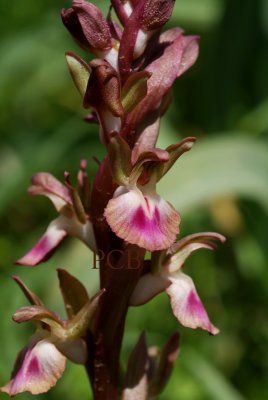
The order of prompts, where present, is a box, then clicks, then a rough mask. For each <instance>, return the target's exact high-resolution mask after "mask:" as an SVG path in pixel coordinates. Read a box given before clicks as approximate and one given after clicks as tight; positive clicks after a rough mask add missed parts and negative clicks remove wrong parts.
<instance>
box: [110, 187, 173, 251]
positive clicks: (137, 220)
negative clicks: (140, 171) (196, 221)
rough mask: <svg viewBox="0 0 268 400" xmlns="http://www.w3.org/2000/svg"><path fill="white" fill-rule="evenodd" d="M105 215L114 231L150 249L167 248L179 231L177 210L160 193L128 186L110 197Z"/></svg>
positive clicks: (133, 242)
mask: <svg viewBox="0 0 268 400" xmlns="http://www.w3.org/2000/svg"><path fill="white" fill-rule="evenodd" d="M104 215H105V217H106V219H107V222H108V224H109V225H110V227H111V229H112V230H113V231H114V233H115V234H116V235H117V236H119V237H120V238H121V239H124V240H125V241H127V242H129V243H132V244H137V245H138V246H140V247H142V248H145V249H147V250H150V251H155V250H162V249H166V248H168V247H169V245H171V244H172V243H173V242H174V241H175V239H176V235H177V233H178V231H179V229H178V225H179V221H180V217H179V214H178V213H177V212H176V210H175V209H174V208H173V207H172V206H171V205H170V204H169V203H168V202H166V201H165V200H163V199H162V198H161V197H160V196H158V195H155V196H154V197H149V196H144V197H143V195H142V193H141V192H140V191H139V190H138V189H136V190H130V191H129V192H127V193H124V194H121V195H119V196H118V197H116V198H113V199H111V200H110V201H109V203H108V205H107V207H106V209H105V212H104Z"/></svg>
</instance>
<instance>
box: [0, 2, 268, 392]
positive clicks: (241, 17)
mask: <svg viewBox="0 0 268 400" xmlns="http://www.w3.org/2000/svg"><path fill="white" fill-rule="evenodd" d="M106 3H107V2H102V6H103V7H104V8H105V6H106V5H107V4H106ZM69 4H70V2H69V1H65V0H61V1H57V2H55V1H52V0H49V1H46V2H41V1H36V0H26V1H24V2H18V1H14V0H11V1H3V2H1V5H0V13H1V16H2V19H1V20H2V21H1V27H0V30H1V39H2V40H1V44H0V54H1V59H0V76H1V80H0V131H1V136H0V144H1V147H0V226H1V232H0V267H1V269H0V287H1V291H0V321H1V322H0V343H1V362H0V384H3V383H5V382H6V381H7V380H8V377H9V371H11V368H12V365H13V362H14V359H15V355H16V353H17V352H18V350H19V349H20V348H22V347H23V346H24V344H25V342H26V340H27V338H28V336H29V334H31V333H32V332H33V330H31V328H30V327H29V326H15V324H14V323H13V322H12V321H11V315H12V313H13V312H14V311H15V310H16V309H18V308H19V307H20V306H22V305H25V301H24V299H23V296H22V294H21V293H19V291H18V289H17V287H16V285H15V284H14V283H13V282H12V280H11V275H12V274H13V273H16V274H18V275H20V276H21V277H22V278H23V279H25V281H26V282H27V284H28V285H29V286H30V287H31V288H32V289H33V290H35V291H36V292H37V293H38V294H39V295H40V297H41V298H43V299H44V301H45V302H46V304H47V305H48V306H49V307H52V308H55V310H56V311H58V312H59V313H60V314H61V315H62V316H64V310H63V305H62V303H60V302H59V300H58V299H59V289H58V287H57V282H56V272H55V268H57V267H62V268H66V269H68V270H69V271H70V272H71V273H73V274H74V275H76V276H77V277H79V278H81V279H82V280H83V282H88V284H87V287H88V288H90V292H91V293H94V288H96V287H97V283H98V273H97V271H96V270H92V269H91V266H92V265H93V261H92V255H91V254H88V251H87V249H86V248H85V247H84V246H83V245H82V244H78V243H77V242H75V241H72V240H69V241H68V242H67V245H64V246H63V247H62V249H61V250H60V251H59V252H58V253H57V254H56V255H55V257H54V258H53V259H52V260H51V261H49V262H48V263H47V265H44V266H40V267H38V269H27V268H22V267H16V268H14V267H13V266H12V262H13V261H14V260H15V259H16V258H18V257H19V256H21V255H22V254H23V253H24V252H25V251H26V250H27V249H28V248H29V247H30V246H31V245H32V244H33V243H34V241H35V240H36V239H37V238H38V235H39V234H40V232H41V231H42V230H43V229H44V227H45V226H46V224H47V223H48V221H49V220H50V219H51V217H53V216H54V213H53V211H52V208H51V206H50V204H49V203H48V202H47V201H46V200H43V199H38V198H29V197H28V196H27V194H26V188H27V186H28V182H29V179H30V176H31V175H32V174H33V173H35V172H38V171H41V170H45V171H49V172H51V173H53V174H55V175H56V176H57V177H59V178H60V177H62V176H63V172H64V170H70V172H71V177H72V176H74V174H75V171H76V170H77V167H78V163H79V159H80V158H87V159H89V160H91V157H92V156H93V155H95V156H97V157H98V158H101V157H102V155H103V154H104V149H103V148H102V146H101V145H99V144H98V138H97V129H96V127H94V126H93V125H87V124H86V123H85V122H83V121H82V118H83V116H84V115H85V113H84V111H83V109H82V106H81V100H80V97H79V94H78V93H76V90H75V88H74V86H73V82H72V81H71V79H70V77H69V73H68V69H67V66H66V64H65V58H64V53H65V51H66V50H70V51H77V49H76V46H75V45H74V44H73V43H72V41H71V38H70V37H69V35H68V33H67V32H65V29H64V28H63V27H62V26H61V22H60V18H59V15H58V14H59V9H60V8H61V7H67V6H68V5H69ZM267 10H268V8H267V1H266V0H255V1H252V0H236V1H232V0H177V2H176V6H175V10H174V17H173V19H172V21H171V25H182V26H183V27H184V28H185V29H186V31H187V32H189V33H197V34H200V35H201V53H200V58H199V60H198V63H197V64H196V66H194V67H193V69H192V70H191V71H190V72H188V73H187V74H186V75H185V76H183V77H182V78H180V79H179V81H178V82H177V84H176V87H175V91H174V98H173V103H172V106H171V108H170V110H169V111H168V113H167V115H166V117H165V119H164V121H163V123H162V130H161V137H160V141H159V146H164V147H165V146H167V145H169V144H170V143H172V142H174V141H178V140H179V139H181V138H182V137H185V136H187V135H196V136H197V137H198V141H197V144H196V145H195V146H194V148H193V149H192V150H191V152H190V153H187V154H186V155H184V156H183V158H182V159H181V160H179V161H178V163H177V164H176V165H175V166H174V167H173V169H172V170H171V171H170V172H169V174H167V175H166V176H165V177H164V179H163V181H162V182H161V184H160V192H161V193H163V194H164V193H165V196H166V197H167V198H168V199H169V200H170V201H171V202H173V203H174V205H175V206H176V207H177V208H178V210H179V211H180V212H181V214H182V234H187V233H193V232H198V231H205V230H216V231H219V232H221V233H223V234H225V235H226V236H227V238H228V240H227V243H226V245H224V246H221V248H220V249H219V250H218V251H217V252H215V254H211V253H209V252H206V251H203V252H201V253H200V254H196V255H193V256H192V258H191V259H190V260H189V262H187V264H186V266H185V268H186V269H187V271H188V272H189V274H190V275H191V276H192V277H193V278H194V279H195V282H196V285H197V288H198V290H199V293H200V295H201V297H202V299H203V301H204V303H205V305H206V307H207V309H208V310H209V314H210V316H211V319H212V320H213V322H214V323H215V324H216V325H217V326H219V327H220V329H221V333H220V334H219V335H218V336H217V337H214V338H212V337H209V336H207V335H205V333H203V332H195V331H194V332H193V331H190V330H187V329H184V328H181V327H178V324H177V322H176V321H175V320H174V318H173V317H172V315H171V313H170V310H169V304H168V301H167V300H166V298H165V296H164V295H163V296H162V295H161V296H159V297H157V298H156V299H154V300H152V301H151V302H150V303H149V304H147V305H145V306H144V307H143V308H137V309H136V308H135V309H131V310H130V313H129V317H128V320H127V334H126V337H125V341H124V351H123V362H124V363H126V358H127V355H128V354H129V351H130V349H131V347H132V345H133V343H134V342H135V340H136V339H137V336H138V333H139V332H140V330H143V329H146V331H147V332H148V342H149V343H150V344H152V345H153V344H158V345H162V344H163V343H164V342H165V340H166V338H167V337H168V335H169V334H170V333H171V332H172V331H174V330H177V329H179V330H180V331H181V332H182V351H181V355H180V357H179V360H178V362H177V364H176V369H175V371H174V374H173V376H172V379H171V381H170V384H169V385H168V387H167V389H166V390H165V392H164V393H163V395H162V399H163V400H173V399H176V400H177V399H181V400H208V399H211V400H214V399H217V400H218V399H219V400H242V399H249V400H258V399H265V398H267V397H268V389H267V383H266V379H267V372H268V346H267V342H268V322H267V302H268V269H267V259H268V247H267V237H268V216H267V211H268V156H267V154H268V142H267V138H268V117H267V115H268V75H267V70H268V52H267V48H268V46H267V38H268V28H267V27H268V11H267ZM78 52H79V51H78ZM79 54H80V55H81V56H83V57H87V56H85V53H84V52H83V51H82V50H81V51H80V52H79ZM219 132H220V133H219ZM89 168H90V174H91V175H93V173H94V172H95V171H96V169H97V166H96V165H95V163H94V161H93V160H92V161H90V163H89ZM88 388H89V385H88V382H87V378H86V376H85V373H84V371H83V369H82V368H81V367H77V366H69V367H68V370H67V372H66V373H65V376H64V378H63V379H62V380H61V381H60V382H59V383H58V385H57V387H56V388H55V389H53V390H52V391H51V392H49V393H48V394H46V395H40V396H37V398H38V399H48V400H54V399H57V398H61V396H62V397H64V398H65V399H66V400H68V399H72V398H83V397H85V398H86V397H87V398H88V395H87V393H88ZM4 397H5V396H4V395H3V398H4ZM28 398H29V395H27V394H26V395H19V396H18V399H21V400H24V399H25V400H26V399H28Z"/></svg>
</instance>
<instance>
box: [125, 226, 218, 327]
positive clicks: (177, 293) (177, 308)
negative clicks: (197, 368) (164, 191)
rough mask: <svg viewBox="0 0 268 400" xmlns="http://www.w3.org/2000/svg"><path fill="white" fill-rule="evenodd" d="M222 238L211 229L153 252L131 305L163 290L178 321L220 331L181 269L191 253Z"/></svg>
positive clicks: (190, 281) (135, 304)
mask: <svg viewBox="0 0 268 400" xmlns="http://www.w3.org/2000/svg"><path fill="white" fill-rule="evenodd" d="M215 240H217V241H219V242H221V243H223V242H224V241H225V238H224V236H222V235H220V234H218V233H214V232H204V233H197V234H193V235H189V236H186V237H185V238H184V239H181V240H179V241H178V242H177V243H175V244H174V245H173V246H171V248H170V249H168V250H166V251H161V252H156V253H153V255H152V259H151V272H149V273H146V274H145V275H143V276H142V277H141V278H140V280H139V281H138V283H137V286H136V288H135V289H134V292H133V294H132V297H131V299H130V305H132V306H138V305H141V304H144V303H146V302H147V301H149V300H150V299H151V298H153V297H154V296H155V295H157V294H158V293H161V292H163V291H166V293H167V294H168V296H169V298H170V302H171V308H172V311H173V314H174V316H175V317H176V318H177V319H178V321H179V322H180V323H181V324H182V325H184V326H186V327H189V328H192V329H196V328H202V329H204V330H206V331H208V332H209V333H211V334H212V335H216V334H217V333H218V332H219V330H218V328H216V327H215V326H214V325H213V324H212V323H211V322H210V320H209V317H208V315H207V312H206V310H205V308H204V306H203V304H202V302H201V300H200V298H199V296H198V294H197V291H196V288H195V285H194V283H193V281H192V279H191V278H190V277H189V276H188V275H186V274H184V273H183V272H182V271H181V269H182V266H183V264H184V262H185V260H186V259H187V258H188V257H189V256H190V254H191V253H192V252H194V251H196V250H198V249H210V250H213V249H214V248H215V247H216V246H215V243H213V242H212V241H215Z"/></svg>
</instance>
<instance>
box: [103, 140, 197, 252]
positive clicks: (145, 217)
mask: <svg viewBox="0 0 268 400" xmlns="http://www.w3.org/2000/svg"><path fill="white" fill-rule="evenodd" d="M194 141H195V138H187V139H185V140H183V141H182V142H180V143H178V144H176V145H172V146H169V147H168V148H167V149H166V150H160V149H156V148H152V149H151V150H148V151H145V152H143V153H141V154H140V155H139V156H138V158H137V159H134V160H133V156H134V157H135V154H134V153H133V152H132V153H131V150H130V148H129V146H128V144H127V143H126V142H125V141H124V139H122V138H121V137H120V136H118V135H114V136H113V137H112V138H111V141H110V145H109V156H110V164H111V169H112V173H113V178H114V180H115V181H116V183H117V184H118V185H119V187H118V188H117V189H116V191H115V193H114V196H113V198H112V199H111V200H110V201H109V202H108V204H107V207H106V209H105V212H104V215H105V217H106V219H107V222H108V224H109V225H110V227H111V229H112V230H113V231H114V233H115V234H116V235H117V236H119V237H120V238H121V239H124V240H125V241H127V242H129V243H132V244H136V245H138V246H140V247H142V248H145V249H146V250H150V251H156V250H163V249H167V248H168V247H170V246H171V245H172V243H173V242H174V241H175V240H176V235H177V233H179V222H180V216H179V214H178V213H177V211H176V210H175V209H174V208H173V206H172V205H171V204H170V203H168V202H167V201H165V200H164V199H163V198H162V197H160V196H159V195H158V194H157V193H156V183H157V181H158V180H159V179H161V177H162V176H163V175H165V173H166V172H167V171H168V170H169V169H170V168H171V166H172V165H173V163H174V162H175V161H176V160H177V158H178V157H180V156H181V155H182V154H183V153H184V152H186V151H188V150H190V149H191V147H192V145H193V143H194ZM135 158H136V157H135ZM131 159H132V160H133V161H132V160H131Z"/></svg>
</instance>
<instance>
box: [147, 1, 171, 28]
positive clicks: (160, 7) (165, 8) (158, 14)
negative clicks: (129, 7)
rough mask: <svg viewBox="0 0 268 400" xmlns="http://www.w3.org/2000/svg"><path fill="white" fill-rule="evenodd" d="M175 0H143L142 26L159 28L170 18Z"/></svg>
mask: <svg viewBox="0 0 268 400" xmlns="http://www.w3.org/2000/svg"><path fill="white" fill-rule="evenodd" d="M174 3H175V0H145V2H144V11H143V18H142V28H143V29H144V30H145V31H152V30H155V29H159V28H161V27H162V26H163V25H164V24H165V23H166V22H167V21H168V20H169V18H170V16H171V14H172V11H173V6H174Z"/></svg>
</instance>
